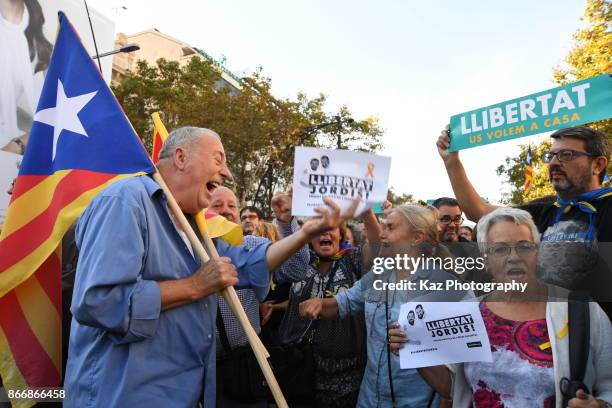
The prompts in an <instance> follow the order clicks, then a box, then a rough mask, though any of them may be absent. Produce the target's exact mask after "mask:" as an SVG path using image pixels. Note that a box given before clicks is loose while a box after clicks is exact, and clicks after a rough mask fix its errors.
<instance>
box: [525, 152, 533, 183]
mask: <svg viewBox="0 0 612 408" xmlns="http://www.w3.org/2000/svg"><path fill="white" fill-rule="evenodd" d="M532 161H533V159H532V156H531V146H529V147H528V148H527V156H526V157H525V184H524V185H523V189H524V190H525V191H529V189H530V188H531V187H532V186H533V166H532Z"/></svg>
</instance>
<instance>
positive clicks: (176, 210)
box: [153, 172, 288, 408]
mask: <svg viewBox="0 0 612 408" xmlns="http://www.w3.org/2000/svg"><path fill="white" fill-rule="evenodd" d="M153 180H155V182H156V183H157V184H159V186H160V187H161V188H162V190H163V191H164V194H165V195H166V199H167V200H168V206H169V207H170V211H172V213H173V214H174V216H175V217H176V219H177V221H178V222H179V224H180V225H181V228H182V229H183V231H184V232H185V234H187V238H188V239H189V242H191V246H192V247H193V249H194V251H195V252H196V253H197V254H198V256H199V257H200V259H202V261H203V262H208V261H209V260H210V257H209V256H208V254H207V253H206V251H205V250H204V247H203V246H202V243H201V242H200V240H199V239H198V237H197V235H196V234H195V232H194V231H193V228H191V225H190V224H189V222H188V221H187V218H185V215H184V214H183V211H181V208H180V207H179V205H178V203H177V202H176V200H175V199H174V196H173V195H172V192H171V191H170V189H169V188H168V185H167V184H166V182H165V181H164V179H163V178H162V176H161V174H159V172H155V173H154V174H153ZM200 216H201V214H200ZM202 235H203V237H204V242H205V243H206V246H207V247H208V250H209V251H210V253H211V255H212V258H213V259H216V258H219V254H218V253H217V249H216V248H215V246H214V244H213V242H212V240H211V239H210V237H209V236H208V233H207V232H205V231H202ZM221 294H222V295H223V297H224V298H225V300H226V301H227V303H228V305H229V306H230V308H231V309H232V312H233V313H234V315H235V316H236V318H237V319H238V321H239V322H240V324H241V325H242V328H243V329H244V331H245V333H246V335H247V338H248V340H249V344H250V345H251V348H252V349H253V353H254V354H255V358H257V362H258V363H259V366H260V367H261V371H262V372H263V374H264V377H265V378H266V381H267V383H268V387H270V390H271V391H272V395H273V396H274V400H275V401H276V405H277V406H278V407H279V408H288V405H287V401H286V400H285V397H284V396H283V393H282V391H281V389H280V387H279V385H278V382H277V381H276V378H275V377H274V373H273V372H272V367H270V363H269V361H268V357H269V356H270V355H269V353H268V351H267V350H266V348H265V347H264V346H263V344H262V343H261V340H260V339H259V336H257V333H256V332H255V329H253V326H251V323H250V321H249V319H248V317H247V315H246V313H245V312H244V309H243V307H242V304H241V303H240V299H238V295H237V294H236V290H235V289H234V288H233V287H229V288H226V289H223V290H222V291H221Z"/></svg>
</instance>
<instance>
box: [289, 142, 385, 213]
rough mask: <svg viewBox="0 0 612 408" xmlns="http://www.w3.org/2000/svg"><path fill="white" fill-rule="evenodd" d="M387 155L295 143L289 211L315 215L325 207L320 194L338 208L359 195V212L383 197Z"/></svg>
mask: <svg viewBox="0 0 612 408" xmlns="http://www.w3.org/2000/svg"><path fill="white" fill-rule="evenodd" d="M390 168H391V158H390V157H385V156H378V155H375V154H371V153H362V152H352V151H349V150H327V149H317V148H314V147H296V148H295V162H294V167H293V203H292V212H293V215H297V216H311V215H316V213H315V212H314V209H315V208H317V207H325V204H324V203H323V197H329V198H331V199H333V200H334V201H335V202H336V203H337V204H338V205H339V206H340V208H341V209H342V210H344V209H347V208H348V207H350V205H351V204H352V202H353V200H355V198H357V197H361V199H362V202H361V203H360V204H359V207H358V208H357V214H361V213H362V212H363V211H365V210H366V209H367V208H371V207H373V206H374V204H375V203H377V202H378V203H380V202H383V201H385V200H386V199H387V189H388V183H389V170H390Z"/></svg>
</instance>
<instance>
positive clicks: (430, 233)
mask: <svg viewBox="0 0 612 408" xmlns="http://www.w3.org/2000/svg"><path fill="white" fill-rule="evenodd" d="M391 211H397V213H398V214H399V215H401V216H402V218H404V220H406V222H407V223H408V225H409V226H410V228H411V229H412V230H413V231H414V232H421V233H423V235H424V239H423V242H421V243H420V244H419V245H418V247H419V250H420V251H421V253H422V254H423V255H425V256H434V257H441V258H447V257H451V256H452V255H451V254H450V252H449V251H448V249H446V247H445V246H444V245H443V244H441V243H440V241H439V239H438V210H437V209H436V208H435V207H432V206H422V205H416V204H404V205H400V206H397V207H394V208H393V209H392V210H391Z"/></svg>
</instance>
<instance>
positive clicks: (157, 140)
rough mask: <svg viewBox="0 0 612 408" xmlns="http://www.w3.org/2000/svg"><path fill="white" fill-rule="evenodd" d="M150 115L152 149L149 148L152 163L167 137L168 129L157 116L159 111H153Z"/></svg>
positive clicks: (155, 161) (156, 158) (157, 157)
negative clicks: (151, 121) (151, 120)
mask: <svg viewBox="0 0 612 408" xmlns="http://www.w3.org/2000/svg"><path fill="white" fill-rule="evenodd" d="M151 117H152V118H153V149H152V150H151V159H152V160H153V163H157V160H158V159H159V152H160V151H161V148H162V145H163V144H164V142H165V141H166V139H167V138H168V131H167V130H166V127H165V126H164V124H163V123H162V121H161V118H160V117H159V112H154V113H153V114H152V115H151Z"/></svg>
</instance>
